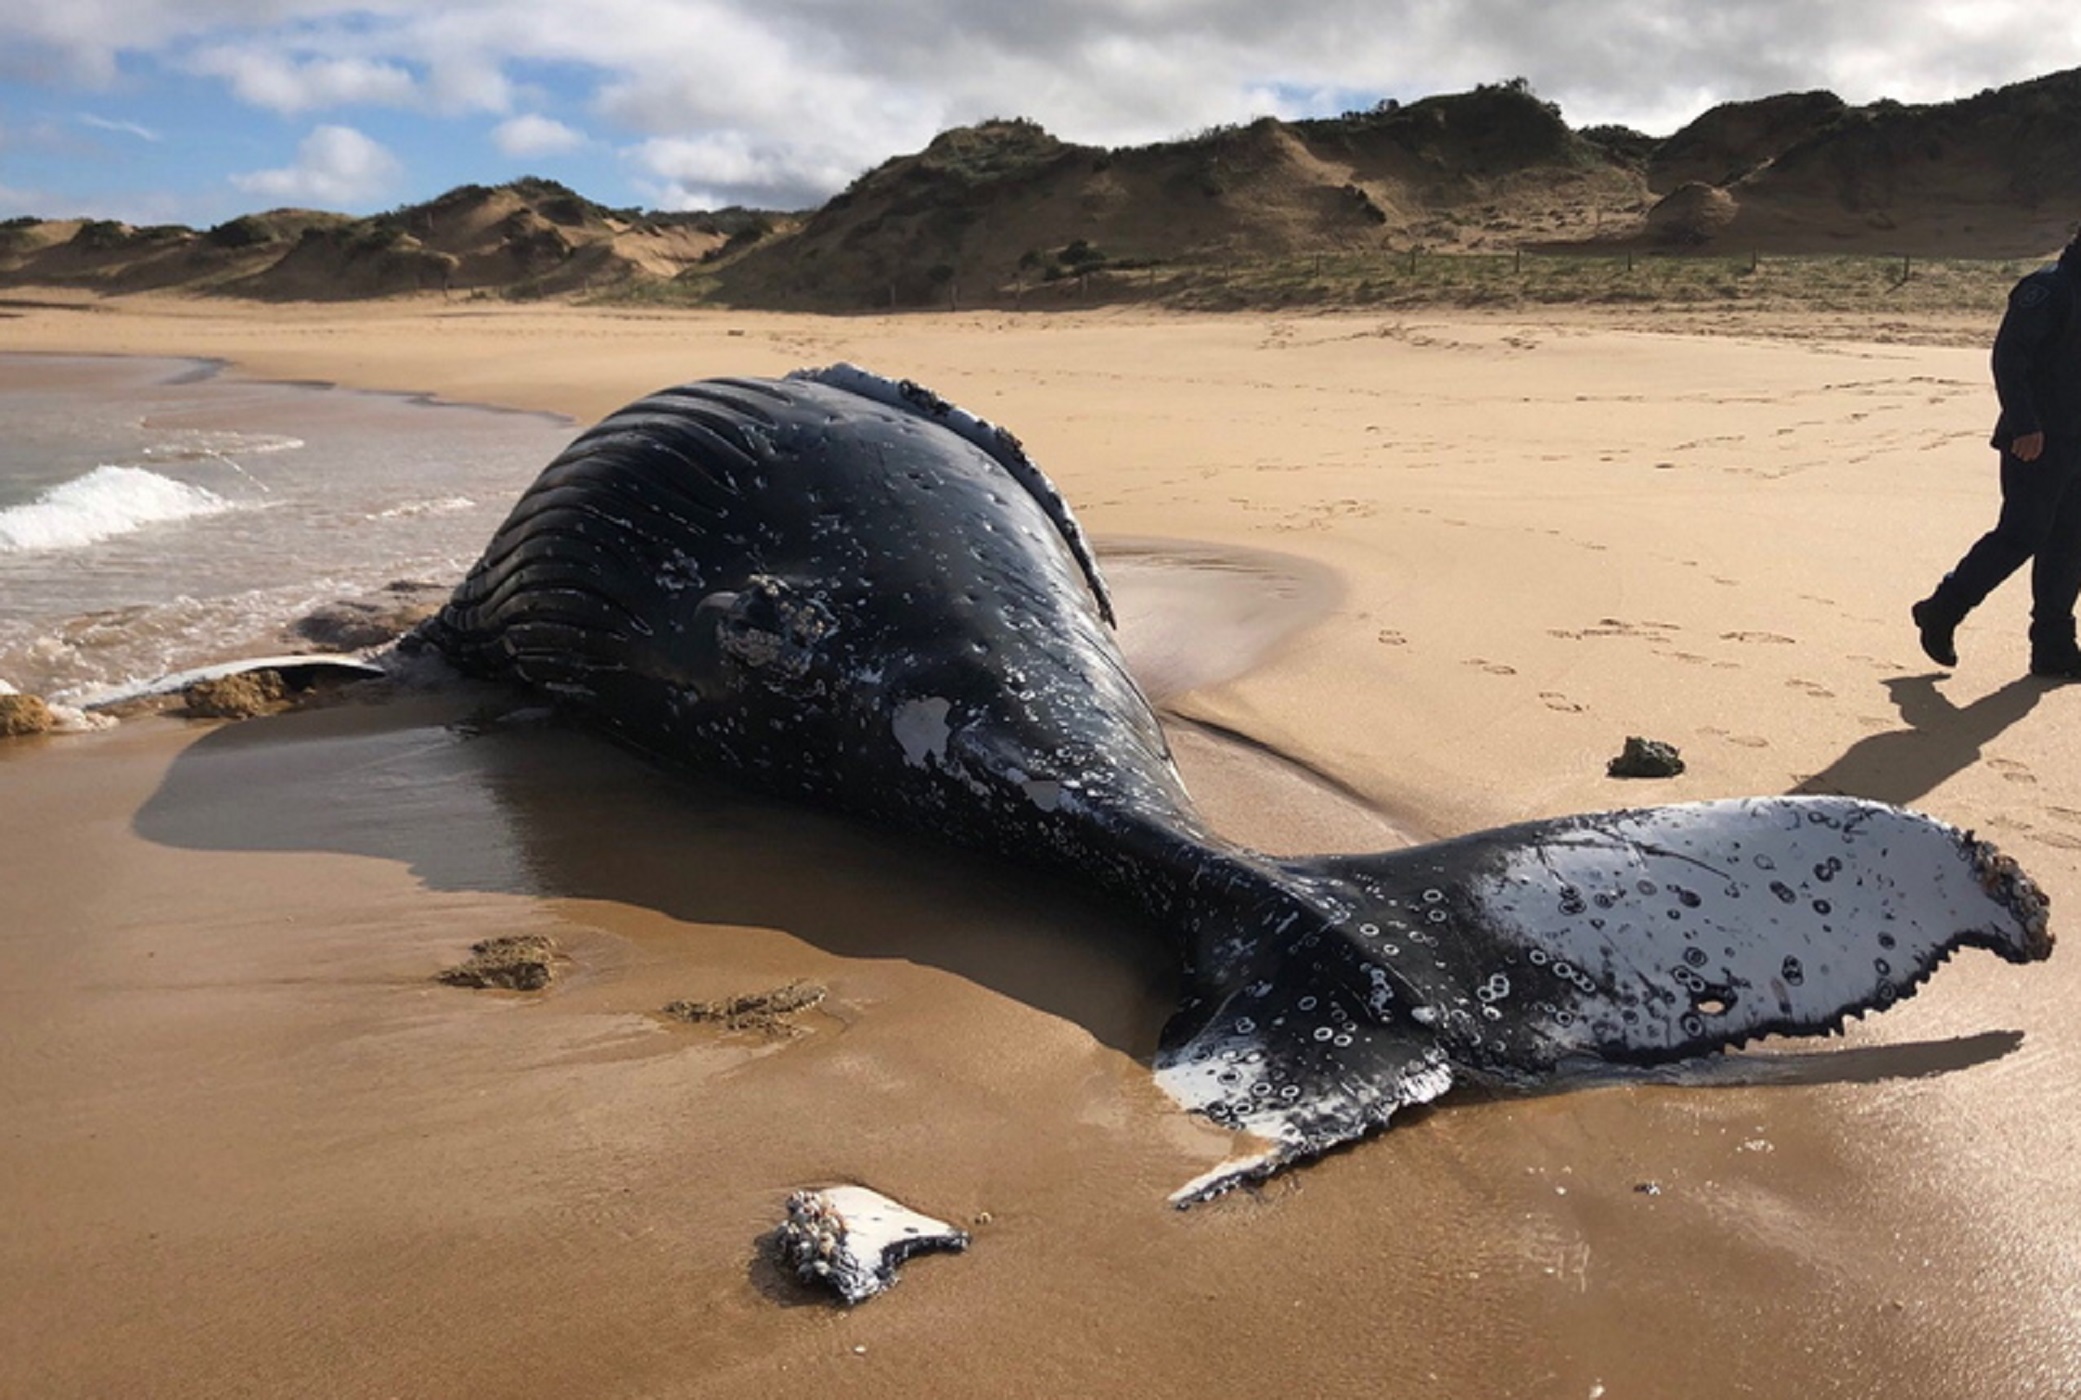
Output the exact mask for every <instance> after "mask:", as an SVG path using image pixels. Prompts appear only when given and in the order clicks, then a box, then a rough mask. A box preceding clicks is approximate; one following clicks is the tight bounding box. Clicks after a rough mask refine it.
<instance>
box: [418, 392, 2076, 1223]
mask: <svg viewBox="0 0 2081 1400" xmlns="http://www.w3.org/2000/svg"><path fill="white" fill-rule="evenodd" d="M1111 621H1112V616H1111V604H1110V602H1109V600H1108V597H1107V593H1106V588H1105V583H1104V580H1103V578H1102V577H1101V575H1100V572H1099V569H1098V566H1097V563H1096V561H1095V560H1094V558H1093V556H1092V552H1091V549H1090V547H1089V545H1088V544H1087V542H1086V540H1085V538H1084V535H1083V533H1082V531H1081V530H1080V529H1079V527H1078V525H1077V523H1076V520H1075V518H1074V517H1073V516H1072V514H1071V513H1070V510H1069V508H1068V506H1067V505H1066V504H1065V503H1064V501H1063V500H1062V498H1061V496H1060V495H1059V494H1058V493H1057V492H1056V490H1055V488H1054V487H1053V486H1052V485H1051V484H1050V483H1049V481H1048V480H1047V478H1046V477H1044V476H1043V475H1042V474H1041V472H1040V471H1039V469H1038V468H1037V467H1035V465H1034V464H1033V463H1032V461H1031V460H1029V459H1028V457H1027V456H1026V454H1025V453H1024V451H1023V450H1022V449H1021V448H1020V446H1019V444H1018V443H1017V441H1016V440H1014V439H1013V438H1012V437H1011V436H1010V435H1009V434H1007V433H1005V432H1003V431H1002V430H1000V429H997V428H995V427H993V426H991V425H990V424H988V423H985V422H983V421H981V420H980V419H977V418H975V417H972V416H971V415H969V414H967V413H964V412H962V411H961V410H959V409H956V408H954V407H952V406H951V405H949V404H947V403H945V402H944V401H942V400H940V399H939V398H937V397H936V396H934V395H932V394H931V393H929V392H927V391H925V390H923V389H921V388H918V387H917V386H915V385H912V384H909V383H897V382H894V381H891V380H887V379H883V378H880V377H878V376H875V375H871V374H868V373H866V372H864V371H862V370H859V369H857V368H854V367H852V366H849V365H837V366H833V367H830V368H827V369H821V370H812V371H802V372H798V373H797V374H794V375H791V376H789V377H787V378H785V379H778V380H769V379H751V378H743V379H716V380H708V381H703V382H699V383H693V384H687V385H684V386H681V387H679V388H675V389H669V390H665V391H663V392H660V393H657V394H654V395H652V396H650V397H649V398H646V399H643V400H641V401H640V402H638V403H635V404H632V405H630V406H629V407H627V408H625V409H623V410H621V411H620V412H618V413H616V414H614V415H612V416H611V417H609V418H607V419H606V420H604V421H603V422H601V423H600V424H598V425H597V426H596V427H594V428H592V429H590V430H589V431H587V432H585V433H584V434H582V435H581V436H580V437H579V438H578V439H577V440H576V441H574V442H573V443H572V444H571V446H570V447H569V448H568V449H567V450H566V451H565V452H564V453H563V454H562V455H561V456H560V457H559V458H558V459H557V460H556V461H555V462H553V463H552V464H551V465H550V466H549V467H548V468H547V469H546V470H545V471H544V472H543V473H542V475H541V477H540V478H539V479H538V480H537V481H536V482H535V483H534V485H533V486H532V487H530V488H529V489H528V490H527V492H526V493H525V494H524V495H523V496H522V497H521V499H520V501H519V503H518V504H517V505H516V506H515V507H514V510H513V512H512V514H511V516H510V517H509V518H508V519H507V521H506V523H505V524H504V525H503V526H502V527H501V529H500V530H499V532H498V534H497V535H496V536H495V537H494V539H493V540H492V542H491V544H490V546H489V548H488V549H487V550H486V552H485V554H484V557H483V558H482V559H481V560H480V561H479V562H478V564H477V565H476V566H475V567H474V568H473V569H472V570H471V572H470V573H469V575H468V577H467V578H466V579H465V580H464V581H463V583H462V584H461V585H460V586H459V587H458V588H457V589H456V591H455V594H454V596H453V598H452V599H451V600H450V601H449V603H448V604H447V606H446V607H445V608H444V609H443V610H442V611H441V613H440V614H439V615H438V616H437V617H435V618H434V619H432V620H431V621H430V622H428V623H427V624H425V625H424V626H423V628H422V629H421V632H420V634H419V637H420V640H421V641H423V642H425V643H429V644H431V645H433V646H434V647H436V648H438V649H439V650H440V651H441V652H442V653H444V654H445V655H447V656H448V657H449V658H451V659H452V660H453V661H454V662H455V663H456V664H457V665H458V666H460V667H462V668H463V669H465V670H467V671H470V672H473V673H476V674H480V675H488V676H494V677H503V678H510V679H512V680H516V681H519V682H522V683H525V684H526V685H529V686H532V687H535V688H537V689H539V690H541V691H544V692H548V693H550V694H552V695H554V696H557V697H558V698H559V699H561V700H562V701H564V702H566V703H568V704H569V705H570V706H573V707H575V708H576V709H578V710H580V711H582V712H583V713H584V714H585V715H587V716H588V717H589V718H590V719H591V720H592V721H593V722H595V723H597V724H598V725H599V726H601V727H602V728H604V729H605V730H607V731H608V732H609V733H611V734H612V735H614V736H615V737H617V738H618V739H620V740H622V741H624V742H626V743H628V744H630V745H633V746H635V747H637V748H639V749H642V750H645V751H647V752H649V753H652V754H655V755H657V756H659V757H661V758H663V759H665V760H667V761H669V762H672V763H674V764H680V765H688V766H691V767H694V768H697V769H701V770H704V771H708V772H714V773H720V774H724V775H728V776H730V777H732V778H734V779H737V780H740V781H743V782H747V783H751V784H755V785H757V786H759V787H761V788H763V789H766V790H769V791H772V792H777V793H782V794H787V795H791V796H794V797H798V798H801V799H804V800H806V801H810V802H814V803H818V804H821V805H824V806H828V807H835V808H838V809H842V810H844V811H848V812H851V813H854V814H857V815H859V816H862V817H865V818H868V819H870V820H873V821H877V822H882V823H891V824H894V825H897V826H899V827H902V828H906V829H909V830H914V831H917V832H920V833H924V834H928V835H931V836H935V837H938V838H941V839H944V840H947V841H952V842H956V843H959V844H961V845H963V846H967V847H971V848H979V849H982V850H985V851H988V852H991V853H994V854H997V855H1001V856H1005V857H1008V858H1011V859H1014V860H1018V861H1022V862H1025V863H1028V864H1037V865H1040V866H1042V867H1044V868H1047V869H1050V870H1053V871H1056V872H1059V873H1061V874H1063V875H1065V876H1069V877H1072V878H1075V879H1077V880H1079V881H1083V882H1087V883H1089V884H1091V885H1093V886H1096V887H1099V888H1101V889H1103V890H1104V891H1106V892H1108V893H1110V894H1112V895H1113V896H1116V897H1118V898H1120V899H1123V900H1126V901H1128V902H1130V903H1131V904H1132V905H1134V906H1135V907H1137V908H1139V909H1140V910H1141V911H1143V912H1144V913H1145V914H1146V915H1147V916H1148V918H1149V919H1150V920H1152V921H1153V922H1154V923H1155V924H1157V925H1158V926H1159V927H1160V928H1162V929H1163V930H1165V931H1166V932H1167V933H1168V934H1169V936H1170V937H1171V939H1172V940H1173V942H1174V943H1175V946H1176V948H1177V950H1178V953H1179V956H1180V957H1181V959H1182V961H1183V964H1184V970H1185V981H1186V987H1187V991H1186V995H1185V997H1184V1001H1183V1003H1182V1005H1181V1006H1180V1007H1179V1008H1178V1010H1177V1012H1176V1014H1175V1015H1174V1016H1173V1017H1172V1019H1171V1021H1170V1023H1169V1024H1168V1026H1167V1027H1166V1028H1165V1030H1164V1032H1163V1035H1162V1038H1161V1042H1160V1048H1159V1050H1158V1053H1157V1055H1156V1060H1155V1072H1156V1076H1157V1078H1158V1080H1159V1081H1160V1082H1161V1083H1162V1085H1163V1086H1164V1087H1165V1088H1166V1089H1167V1090H1168V1091H1169V1092H1170V1093H1171V1094H1172V1095H1173V1096H1174V1097H1175V1098H1177V1100H1178V1101H1179V1102H1181V1103H1182V1104H1184V1105H1185V1106H1186V1107H1188V1108H1190V1109H1192V1110H1194V1111H1196V1112H1199V1113H1202V1114H1205V1115H1206V1116H1207V1117H1208V1118H1210V1119H1212V1120H1213V1121H1215V1122H1217V1123H1220V1124H1223V1125H1226V1126H1229V1127H1233V1128H1235V1129H1238V1130H1243V1131H1247V1132H1248V1133H1249V1134H1251V1135H1253V1137H1254V1138H1255V1139H1256V1140H1257V1143H1256V1144H1255V1145H1253V1146H1252V1147H1251V1148H1250V1149H1249V1150H1247V1151H1246V1152H1244V1153H1243V1154H1242V1155H1239V1156H1238V1157H1236V1158H1234V1159H1232V1160H1230V1161H1229V1162H1226V1163H1224V1164H1223V1165H1222V1166H1221V1167H1219V1168H1217V1169H1216V1170H1215V1171H1213V1172H1211V1173H1209V1174H1208V1175H1206V1176H1204V1177H1202V1178H1200V1179H1199V1180H1198V1181H1195V1182H1192V1183H1190V1184H1188V1185H1187V1186H1186V1187H1185V1188H1183V1189H1182V1190H1181V1191H1180V1192H1179V1194H1178V1196H1177V1197H1176V1198H1175V1199H1177V1200H1179V1201H1180V1203H1181V1204H1182V1203H1187V1202H1190V1201H1192V1200H1196V1199H1202V1198H1204V1197H1206V1196H1210V1195H1213V1194H1216V1193H1218V1192H1220V1191H1222V1190H1225V1189H1227V1188H1228V1187H1230V1186H1233V1185H1235V1184H1237V1183H1238V1182H1240V1181H1244V1180H1247V1179H1250V1178H1253V1177H1261V1176H1264V1175H1266V1174H1269V1173H1270V1172H1272V1171H1274V1170H1276V1169H1277V1168H1279V1167H1280V1166H1282V1165H1284V1164H1286V1163H1288V1162H1291V1161H1294V1160H1296V1159H1300V1158H1305V1157H1308V1156H1311V1155H1313V1154H1316V1153H1319V1152H1321V1151H1323V1150H1324V1149H1326V1148H1328V1147H1331V1146H1333V1145H1335V1144H1337V1143H1340V1142H1344V1141H1347V1140H1349V1139H1352V1138H1355V1137H1357V1136H1359V1135H1360V1134H1363V1133H1365V1132H1367V1131H1368V1130H1370V1129H1374V1128H1377V1127H1380V1126H1382V1125H1384V1124H1386V1123H1387V1122H1388V1120H1389V1119H1390V1117H1391V1116H1392V1115H1393V1114H1394V1113H1395V1112H1396V1111H1397V1110H1399V1109H1401V1108H1404V1107H1406V1106H1409V1105H1413V1104H1420V1103H1424V1102H1426V1101H1429V1100H1431V1099H1434V1098H1436V1097H1437V1096H1438V1095H1439V1094H1441V1093H1443V1092H1444V1091H1445V1090H1446V1089H1447V1088H1448V1087H1450V1086H1451V1085H1452V1084H1454V1083H1455V1082H1456V1081H1461V1080H1467V1081H1474V1082H1482V1083H1490V1084H1501V1085H1507V1086H1516V1087H1532V1086H1537V1085H1541V1084H1544V1083H1549V1082H1553V1081H1555V1080H1557V1079H1562V1078H1566V1077H1569V1076H1572V1075H1575V1074H1578V1073H1581V1072H1583V1071H1584V1070H1586V1069H1596V1068H1599V1067H1624V1066H1652V1065H1658V1064H1668V1063H1672V1062H1677V1061H1683V1060H1687V1059H1691V1058H1694V1057H1697V1056H1701V1055H1704V1054H1707V1053H1709V1052H1712V1051H1715V1050H1719V1049H1723V1048H1726V1047H1729V1046H1735V1045H1739V1044H1741V1043H1743V1042H1746V1041H1749V1040H1751V1039H1754V1038H1756V1037H1759V1036H1764V1035H1770V1034H1814V1033H1821V1032H1827V1031H1831V1030H1834V1029H1836V1028H1838V1027H1839V1026H1840V1025H1841V1024H1842V1022H1843V1020H1844V1018H1845V1017H1846V1016H1849V1015H1853V1014H1861V1013H1863V1012H1864V1011H1867V1010H1869V1009H1872V1008H1878V1007H1884V1006H1887V1005H1889V1004H1890V1003H1892V1002H1893V1001H1895V1000H1898V999H1899V998H1901V997H1904V996H1907V995H1910V994H1911V993H1912V992H1913V991H1914V990H1915V989H1916V988H1917V987H1918V986H1919V985H1920V983H1921V982H1922V981H1923V980H1924V979H1925V978H1926V977H1927V976H1929V974H1930V973H1931V972H1932V971H1934V969H1935V968H1936V967H1937V965H1938V964H1939V963H1941V962H1942V961H1943V960H1944V959H1945V958H1947V957H1948V956H1949V955H1950V954H1951V953H1952V952H1953V951H1954V950H1956V949H1958V948H1960V947H1966V946H1972V947H1981V948H1986V949H1989V950H1991V951H1993V952H1995V953H1997V954H1999V955H2000V956H2002V957H2004V958H2006V959H2008V960H2010V961H2013V962H2026V961H2031V960H2035V959H2039V958H2043V957H2045V956H2047V955H2048V954H2049V952H2050V951H2051V947H2052V938H2051V935H2050V933H2049V932H2048V929H2047V921H2046V901H2045V898H2044V896H2043V895H2042V894H2041V893H2040V892H2039V891H2038V889H2037V888H2036V887H2035V886H2034V885H2033V884H2032V882H2031V881H2030V880H2029V879H2028V878H2027V877H2025V876H2024V875H2023V874H2022V873H2021V872H2020V871H2019V870H2018V869H2017V868H2016V866H2015V865H2014V864H2013V863H2012V862H2010V861H2009V860H2007V859H2006V858H2004V857H2002V856H2001V855H1999V854H1997V853H1996V852H1995V851H1994V850H1993V848H1991V847H1990V846H1988V845H1986V844H1984V843H1982V842H1979V841H1976V840H1974V839H1973V838H1972V837H1971V836H1970V835H1968V834H1965V833H1962V832H1960V831H1957V830H1955V829H1953V828H1951V827H1949V826H1946V825H1944V824H1943V823H1940V822H1938V821H1935V820H1933V819H1931V818H1929V817H1926V816H1922V815H1919V814H1916V813H1912V812H1908V811H1905V810H1902V809H1899V808H1895V807H1890V806H1886V805H1883V804H1879V803H1873V802H1867V801H1861V800H1857V799H1852V798H1835V797H1763V798H1755V799H1748V800H1734V801H1719V802H1705V803H1694V804H1686V805H1678V806H1668V807H1659V808H1650V809H1646V810H1639V811H1623V812H1611V813H1603V814H1597V815H1585V816H1573V817H1563V818H1558V819H1554V820H1547V821H1537V822H1529V823H1525V824H1522V825H1517V826H1511V827H1505V828H1500V829H1497V830H1493V831H1484V832H1479V833H1475V834H1473V835H1468V836H1463V837H1459V838H1456V839H1453V840H1449V841H1442V842H1439V843H1436V844H1433V845H1427V846H1419V847H1414V848H1411V849H1407V850H1399V851H1393V852H1388V853H1383V854H1379V855H1363V856H1349V855H1339V856H1323V857H1303V858H1292V857H1273V856H1268V855H1265V854H1262V853H1259V852H1256V851H1252V850H1249V849H1246V848H1243V847H1241V846H1239V845H1237V844H1235V843H1232V842H1230V841H1227V840H1224V839H1223V838H1222V837H1221V836H1220V835H1218V834H1217V833H1215V832H1214V831H1212V830H1210V829H1209V827H1208V826H1207V824H1206V823H1205V821H1204V820H1203V819H1202V818H1201V817H1200V816H1199V815H1198V814H1197V813H1196V811H1195V810H1194V807H1193V804H1192V800H1191V798H1190V797H1189V796H1188V795H1187V793H1186V791H1185V788H1184V785H1183V784H1182V782H1181V781H1180V779H1179V776H1178V774H1177V771H1176V769H1175V768H1174V766H1173V764H1172V762H1171V758H1170V753H1169V750H1168V748H1167V746H1166V744H1165V740H1164V735H1163V731H1162V728H1161V726H1160V725H1159V724H1158V721H1157V718H1156V715H1155V714H1154V712H1153V711H1152V710H1151V707H1150V705H1149V703H1148V701H1147V700H1146V699H1145V698H1144V697H1143V695H1142V693H1141V690H1140V689H1139V688H1138V687H1137V685H1136V683H1135V680H1134V678H1133V677H1132V676H1131V675H1130V674H1129V673H1128V670H1127V667H1126V664H1125V663H1124V662H1123V661H1122V659H1121V656H1120V653H1119V652H1118V650H1117V649H1116V648H1115V646H1114V644H1113V641H1112V639H1111V636H1110V633H1109V627H1110V624H1111Z"/></svg>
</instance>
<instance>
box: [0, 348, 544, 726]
mask: <svg viewBox="0 0 2081 1400" xmlns="http://www.w3.org/2000/svg"><path fill="white" fill-rule="evenodd" d="M575 431H576V425H575V424H573V423H571V422H569V421H568V420H565V419H562V418H559V417H555V416H553V415H547V414H531V413H515V412H507V411H502V410H497V409H489V408H481V407H472V406H464V405H453V404H440V403H434V402H430V401H428V400H426V399H423V398H418V397H413V396H410V395H402V394H377V393H366V392H361V391H355V390H346V389H339V388H335V387H331V386H327V385H322V384H296V383H251V382H243V381H238V380H234V379H231V378H228V377H226V376H225V375H224V374H223V373H222V367H221V366H219V365H216V364H213V363H210V362H207V361H197V360H165V359H144V358H122V357H69V356H42V355H34V356H31V355H8V354H0V683H4V684H7V685H12V686H13V687H14V688H16V689H19V690H24V691H29V692H32V693H36V694H41V695H46V696H50V697H52V698H54V699H59V700H65V701H70V702H72V703H81V702H83V701H90V700H92V699H93V698H94V697H95V696H96V695H98V694H100V693H103V692H104V691H107V690H111V689H117V688H120V687H122V686H124V685H127V684H132V683H135V682H138V681H142V680H148V679H150V678H151V677H153V676H158V675H163V674H166V673H168V672H172V671H177V670H181V669H185V668H187V667H190V666H195V665H201V664H206V663H208V662H212V661H217V660H223V659H226V658H230V657H235V656H239V655H242V654H254V653H266V652H278V651H282V650H287V649H294V648H292V647H285V646H284V644H283V637H282V632H283V630H284V628H286V627H287V626H288V624H290V623H291V622H293V621H294V620H295V619H296V618H298V617H301V616H303V615H304V614H306V613H308V612H309V611H311V609H313V608H314V607H317V606H319V605H321V604H324V603H327V602H331V601H334V600H336V599H342V598H355V597H363V596H367V595H370V594H373V593H376V592H378V591H380V590H381V589H382V588H383V587H384V586H385V585H386V584H388V583H391V582H393V581H397V580H414V581H423V582H434V583H440V584H442V585H447V584H452V583H453V582H454V581H455V580H456V579H457V578H459V577H460V576H461V575H462V573H463V571H464V570H465V569H467V568H468V567H469V565H470V564H471V563H472V562H473V561H474V560H475V559H476V557H477V554H478V552H479V551H481V550H482V549H483V547H484V543H485V541H486V540H488V539H489V538H490V537H491V533H492V531H493V530H494V529H495V528H497V526H498V523H499V522H500V521H501V520H502V519H504V518H505V514H506V512H507V510H508V509H509V508H510V507H511V505H512V503H513V501H514V499H515V498H516V497H517V496H518V495H519V494H520V492H521V491H522V490H523V489H524V488H525V487H526V486H527V484H528V483H529V482H531V481H533V480H534V478H535V475H536V474H537V473H538V472H539V471H540V470H541V469H542V467H543V466H545V465H546V464H547V463H548V462H549V460H550V459H551V458H552V457H554V456H555V455H556V453H557V452H558V451H559V450H561V448H562V447H563V445H564V444H565V443H566V442H568V441H569V440H570V438H571V437H572V436H573V435H574V433H575Z"/></svg>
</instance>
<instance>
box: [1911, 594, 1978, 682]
mask: <svg viewBox="0 0 2081 1400" xmlns="http://www.w3.org/2000/svg"><path fill="white" fill-rule="evenodd" d="M1943 592H1944V591H1943V589H1941V588H1939V589H1938V590H1937V591H1936V592H1935V593H1932V594H1931V595H1930V596H1929V597H1927V598H1924V599H1923V600H1922V601H1921V602H1919V603H1917V604H1915V606H1914V607H1912V608H1910V609H1908V612H1909V614H1910V615H1911V616H1912V617H1913V618H1914V619H1915V627H1916V628H1917V630H1919V631H1920V632H1921V634H1922V637H1921V640H1922V654H1923V655H1924V656H1927V657H1928V658H1929V659H1930V660H1931V661H1934V662H1936V664H1937V665H1939V666H1956V665H1957V664H1958V643H1957V642H1956V641H1954V640H1953V639H1952V636H1951V634H1952V633H1953V632H1954V631H1956V630H1957V628H1958V624H1959V622H1960V621H1961V620H1963V617H1964V615H1963V614H1962V613H1958V612H1954V611H1952V610H1951V609H1949V608H1947V607H1945V606H1944V605H1943V602H1942V598H1943Z"/></svg>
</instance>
